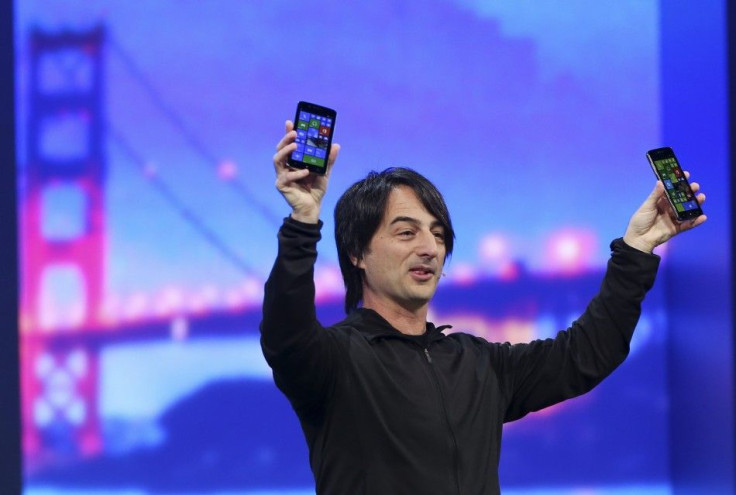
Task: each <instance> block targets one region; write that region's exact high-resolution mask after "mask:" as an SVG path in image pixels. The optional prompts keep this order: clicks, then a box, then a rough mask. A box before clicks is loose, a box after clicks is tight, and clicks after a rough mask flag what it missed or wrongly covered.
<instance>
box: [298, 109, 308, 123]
mask: <svg viewBox="0 0 736 495" xmlns="http://www.w3.org/2000/svg"><path fill="white" fill-rule="evenodd" d="M299 120H306V121H307V122H309V112H305V111H304V110H302V111H301V112H299Z"/></svg>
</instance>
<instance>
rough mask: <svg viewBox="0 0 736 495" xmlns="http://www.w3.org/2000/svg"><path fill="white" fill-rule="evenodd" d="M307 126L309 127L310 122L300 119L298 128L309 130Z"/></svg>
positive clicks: (297, 124)
mask: <svg viewBox="0 0 736 495" xmlns="http://www.w3.org/2000/svg"><path fill="white" fill-rule="evenodd" d="M307 127H309V123H308V122H307V121H306V120H300V121H299V122H297V123H296V128H297V129H301V130H303V131H306V130H307Z"/></svg>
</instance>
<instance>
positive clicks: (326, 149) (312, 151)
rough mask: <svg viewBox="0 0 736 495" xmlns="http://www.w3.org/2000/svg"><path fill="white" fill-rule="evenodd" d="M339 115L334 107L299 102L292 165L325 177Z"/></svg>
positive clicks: (290, 159)
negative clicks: (336, 118) (336, 120)
mask: <svg viewBox="0 0 736 495" xmlns="http://www.w3.org/2000/svg"><path fill="white" fill-rule="evenodd" d="M335 117H337V112H335V111H334V110H333V109H331V108H327V107H323V106H321V105H316V104H314V103H307V102H306V101H300V102H299V104H298V105H297V107H296V117H295V118H294V129H295V130H296V134H297V135H296V150H294V151H293V152H292V153H291V155H290V156H289V165H290V166H292V167H296V168H308V169H309V170H310V171H311V172H314V173H317V174H324V173H325V172H326V171H327V159H328V157H329V156H330V149H331V148H332V135H333V132H334V130H335Z"/></svg>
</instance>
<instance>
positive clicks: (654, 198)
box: [642, 180, 664, 208]
mask: <svg viewBox="0 0 736 495" xmlns="http://www.w3.org/2000/svg"><path fill="white" fill-rule="evenodd" d="M662 194H664V184H662V181H661V180H658V181H657V183H656V184H655V185H654V189H652V192H651V193H650V194H649V196H648V197H647V199H646V200H645V201H644V204H643V205H642V206H647V207H650V208H655V207H656V206H657V202H658V201H659V200H660V199H661V198H662Z"/></svg>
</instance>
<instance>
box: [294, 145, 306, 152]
mask: <svg viewBox="0 0 736 495" xmlns="http://www.w3.org/2000/svg"><path fill="white" fill-rule="evenodd" d="M296 151H298V152H299V153H304V143H297V145H296Z"/></svg>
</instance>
